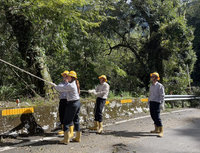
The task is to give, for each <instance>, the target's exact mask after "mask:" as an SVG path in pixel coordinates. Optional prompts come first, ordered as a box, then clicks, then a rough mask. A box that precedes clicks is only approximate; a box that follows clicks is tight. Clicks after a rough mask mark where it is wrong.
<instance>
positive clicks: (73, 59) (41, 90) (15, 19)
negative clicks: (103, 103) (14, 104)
mask: <svg viewBox="0 0 200 153" xmlns="http://www.w3.org/2000/svg"><path fill="white" fill-rule="evenodd" d="M196 9H198V7H197V8H196ZM191 10H192V9H191V7H189V6H188V5H187V3H186V2H182V1H179V0H165V1H163V0H145V1H144V0H142V1H141V0H131V1H130V0H129V1H126V0H110V1H100V0H71V1H68V0H48V1H46V0H2V1H1V2H0V13H1V14H2V15H1V16H0V19H1V20H0V40H1V41H0V50H1V52H0V58H1V59H4V60H6V61H8V62H10V63H13V64H15V65H17V66H19V67H21V68H23V69H25V70H28V71H29V72H31V73H33V74H35V75H37V76H40V77H42V78H43V79H45V80H48V81H52V80H53V81H54V82H56V83H58V82H60V81H61V75H60V73H61V72H63V71H64V70H75V71H76V72H77V74H78V78H79V81H80V84H81V88H82V89H90V88H94V86H95V85H96V84H97V83H98V76H99V75H101V74H105V75H107V76H108V80H109V83H110V85H111V89H112V90H113V91H115V92H122V91H129V92H131V93H132V94H133V95H135V96H139V95H140V94H146V91H147V90H148V87H149V74H150V73H151V72H154V71H157V72H158V73H160V75H161V81H162V82H163V84H164V85H165V86H166V92H167V93H168V94H169V93H171V92H173V93H174V94H175V93H182V92H186V91H187V90H186V89H187V87H188V85H189V82H190V74H191V73H192V71H193V67H194V63H195V61H196V54H195V52H194V51H193V47H194V44H196V48H198V47H197V46H198V45H197V42H198V39H197V38H198V36H197V35H198V34H197V33H196V35H194V36H195V37H194V36H193V29H194V28H192V27H191V25H193V26H194V24H193V23H195V26H194V27H196V30H197V27H198V26H197V23H198V17H196V18H194V16H196V14H195V13H194V12H192V11H191ZM185 12H188V13H187V14H189V15H188V16H189V19H188V21H190V22H189V23H190V24H187V20H186V18H185ZM193 38H195V39H194V41H193ZM192 45H193V46H192ZM194 50H195V51H196V49H195V47H194ZM197 50H198V49H197ZM196 52H197V51H196ZM197 55H198V54H197ZM0 72H1V76H0V86H1V89H0V91H1V92H2V93H6V92H8V93H10V96H11V97H12V96H15V95H32V96H33V95H36V94H39V95H41V96H44V95H45V94H49V93H52V92H53V91H52V89H51V88H50V87H49V85H48V84H44V83H43V82H41V81H39V80H37V79H35V78H33V77H31V76H28V75H27V74H23V73H21V72H19V71H17V70H15V69H13V68H11V67H9V66H7V65H4V64H2V63H1V67H0ZM188 74H189V75H188ZM193 79H194V80H195V79H196V78H195V75H194V77H193ZM4 95H5V94H4Z"/></svg>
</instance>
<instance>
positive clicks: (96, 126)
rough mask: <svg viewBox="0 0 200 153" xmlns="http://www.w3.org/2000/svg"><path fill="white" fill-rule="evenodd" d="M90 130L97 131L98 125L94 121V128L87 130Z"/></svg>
mask: <svg viewBox="0 0 200 153" xmlns="http://www.w3.org/2000/svg"><path fill="white" fill-rule="evenodd" d="M89 129H90V130H98V123H97V121H94V126H93V127H90V128H89Z"/></svg>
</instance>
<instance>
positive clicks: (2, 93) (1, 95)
mask: <svg viewBox="0 0 200 153" xmlns="http://www.w3.org/2000/svg"><path fill="white" fill-rule="evenodd" d="M16 96H17V89H16V88H15V87H13V85H12V84H11V85H9V86H0V99H1V100H8V99H11V97H12V99H13V97H16Z"/></svg>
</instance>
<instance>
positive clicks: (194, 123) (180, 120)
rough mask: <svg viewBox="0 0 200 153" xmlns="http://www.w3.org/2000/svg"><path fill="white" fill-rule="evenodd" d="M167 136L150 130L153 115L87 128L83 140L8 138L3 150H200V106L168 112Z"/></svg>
mask: <svg viewBox="0 0 200 153" xmlns="http://www.w3.org/2000/svg"><path fill="white" fill-rule="evenodd" d="M161 118H162V120H163V125H164V137H163V138H159V137H157V135H155V134H151V133H149V131H150V130H152V129H153V128H154V127H153V122H152V120H151V118H150V117H149V116H143V117H140V118H135V119H130V120H128V121H121V122H117V123H115V124H111V125H108V126H106V127H104V129H105V130H104V133H103V134H101V135H99V134H96V133H95V132H91V131H89V130H87V129H83V136H82V142H81V143H70V144H68V145H62V144H59V143H58V142H59V140H61V139H62V138H61V137H57V136H56V135H53V134H52V133H50V134H47V135H46V136H45V137H41V136H34V137H17V138H14V139H13V138H6V139H3V140H2V142H1V143H0V146H1V148H0V152H6V153H27V152H33V153H40V152H42V153H200V109H185V110H178V111H174V112H167V113H164V114H162V116H161Z"/></svg>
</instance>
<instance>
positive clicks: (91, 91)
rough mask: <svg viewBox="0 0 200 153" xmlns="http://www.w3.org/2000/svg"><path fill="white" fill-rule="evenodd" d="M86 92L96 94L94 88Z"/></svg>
mask: <svg viewBox="0 0 200 153" xmlns="http://www.w3.org/2000/svg"><path fill="white" fill-rule="evenodd" d="M88 93H90V94H94V95H96V90H95V89H92V90H88Z"/></svg>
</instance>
